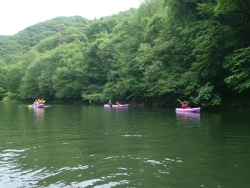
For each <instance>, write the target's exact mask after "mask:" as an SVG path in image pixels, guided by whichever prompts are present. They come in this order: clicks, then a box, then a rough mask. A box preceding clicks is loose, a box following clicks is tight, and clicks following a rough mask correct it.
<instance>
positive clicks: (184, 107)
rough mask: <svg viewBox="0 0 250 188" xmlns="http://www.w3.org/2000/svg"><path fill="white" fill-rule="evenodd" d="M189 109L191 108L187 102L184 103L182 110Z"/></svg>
mask: <svg viewBox="0 0 250 188" xmlns="http://www.w3.org/2000/svg"><path fill="white" fill-rule="evenodd" d="M187 108H190V107H189V106H188V104H187V102H186V101H184V102H183V104H182V109H187Z"/></svg>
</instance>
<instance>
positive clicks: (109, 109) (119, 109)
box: [104, 107, 129, 112]
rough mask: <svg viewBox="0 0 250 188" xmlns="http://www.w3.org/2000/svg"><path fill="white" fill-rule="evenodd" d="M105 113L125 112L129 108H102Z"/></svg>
mask: <svg viewBox="0 0 250 188" xmlns="http://www.w3.org/2000/svg"><path fill="white" fill-rule="evenodd" d="M104 110H105V111H117V112H127V111H128V110H129V108H110V107H104Z"/></svg>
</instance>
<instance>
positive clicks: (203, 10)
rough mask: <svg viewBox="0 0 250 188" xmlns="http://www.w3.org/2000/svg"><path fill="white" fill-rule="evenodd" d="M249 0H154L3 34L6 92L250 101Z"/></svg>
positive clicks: (0, 86) (100, 99) (164, 102)
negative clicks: (111, 12)
mask: <svg viewBox="0 0 250 188" xmlns="http://www.w3.org/2000/svg"><path fill="white" fill-rule="evenodd" d="M249 33H250V2H249V1H248V0H235V1H228V0H216V1H215V0H203V1H200V0H144V3H142V4H141V6H140V7H139V8H138V9H131V10H129V11H126V12H121V13H119V14H117V15H112V16H109V17H104V18H101V19H99V20H94V21H90V20H87V19H84V18H82V17H79V16H75V17H59V18H55V19H52V20H48V21H46V22H42V23H38V24H36V25H34V26H30V27H28V28H26V29H25V30H23V31H20V32H19V33H17V34H16V35H13V36H0V55H1V57H0V98H1V99H4V100H14V99H15V100H30V99H32V100H34V99H36V98H44V99H47V100H61V101H68V100H83V101H86V102H88V103H104V102H107V100H108V99H112V100H119V101H122V102H132V101H133V102H136V103H140V104H146V105H152V106H162V107H171V106H176V105H178V101H177V99H180V100H187V101H188V102H190V103H191V104H193V105H203V106H212V105H221V104H223V102H225V101H226V102H230V101H233V100H234V101H235V100H236V99H237V103H238V104H237V105H240V104H241V103H249V98H250V62H249V61H250V35H249Z"/></svg>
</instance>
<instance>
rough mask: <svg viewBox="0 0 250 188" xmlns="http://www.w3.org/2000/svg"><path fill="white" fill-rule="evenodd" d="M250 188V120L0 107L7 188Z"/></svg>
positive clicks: (148, 111) (0, 176)
mask: <svg viewBox="0 0 250 188" xmlns="http://www.w3.org/2000/svg"><path fill="white" fill-rule="evenodd" d="M16 187H68V188H71V187H97V188H101V187H104V188H108V187H130V188H132V187H149V188H152V187H154V188H156V187H159V188H161V187H166V188H203V187H204V188H249V187H250V114H249V113H244V112H241V113H239V112H214V113H213V112H205V111H201V113H200V114H176V113H175V110H174V109H172V110H166V109H158V108H133V107H129V108H127V109H119V108H116V109H111V108H104V107H103V106H82V105H49V104H46V105H45V108H44V109H33V108H29V107H28V104H19V103H0V188H16Z"/></svg>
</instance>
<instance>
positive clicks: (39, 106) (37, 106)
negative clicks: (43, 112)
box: [32, 104, 44, 108]
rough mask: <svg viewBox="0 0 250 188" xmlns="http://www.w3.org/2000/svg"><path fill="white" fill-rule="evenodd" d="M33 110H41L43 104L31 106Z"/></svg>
mask: <svg viewBox="0 0 250 188" xmlns="http://www.w3.org/2000/svg"><path fill="white" fill-rule="evenodd" d="M32 107H33V108H43V107H44V104H39V105H32Z"/></svg>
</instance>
